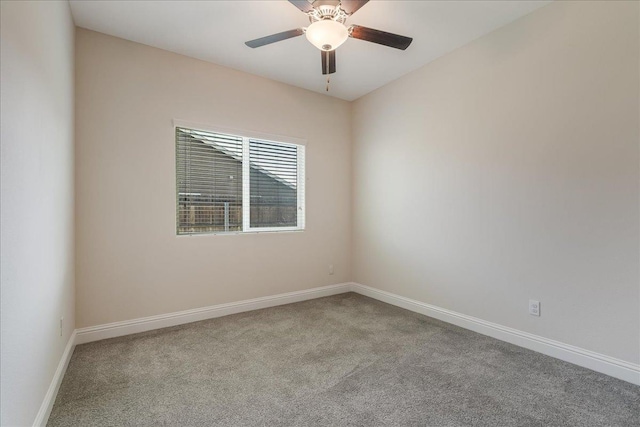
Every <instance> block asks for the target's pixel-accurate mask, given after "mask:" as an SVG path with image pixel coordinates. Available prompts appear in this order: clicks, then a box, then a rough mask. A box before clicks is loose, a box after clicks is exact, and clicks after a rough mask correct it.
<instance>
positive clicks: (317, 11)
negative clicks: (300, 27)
mask: <svg viewBox="0 0 640 427" xmlns="http://www.w3.org/2000/svg"><path fill="white" fill-rule="evenodd" d="M347 17H348V15H347V14H346V13H345V11H344V10H342V8H341V7H340V1H331V0H316V1H315V2H313V10H312V11H311V12H309V21H310V22H311V23H313V22H316V21H322V20H325V19H331V20H333V21H337V22H340V23H341V24H344V22H345V21H346V20H347Z"/></svg>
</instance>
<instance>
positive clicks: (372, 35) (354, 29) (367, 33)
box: [349, 25, 413, 50]
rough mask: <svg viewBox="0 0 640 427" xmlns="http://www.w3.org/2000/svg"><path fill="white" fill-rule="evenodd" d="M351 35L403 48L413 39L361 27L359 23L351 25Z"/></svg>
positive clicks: (355, 37)
mask: <svg viewBox="0 0 640 427" xmlns="http://www.w3.org/2000/svg"><path fill="white" fill-rule="evenodd" d="M349 37H353V38H354V39H360V40H365V41H368V42H371V43H377V44H381V45H384V46H389V47H394V48H396V49H401V50H405V49H406V48H408V47H409V45H410V44H411V42H412V41H413V39H412V38H411V37H405V36H399V35H398V34H392V33H387V32H385V31H380V30H374V29H373V28H367V27H361V26H359V25H352V26H351V28H350V34H349Z"/></svg>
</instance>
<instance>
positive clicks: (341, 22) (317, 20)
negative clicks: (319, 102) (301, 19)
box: [245, 0, 413, 90]
mask: <svg viewBox="0 0 640 427" xmlns="http://www.w3.org/2000/svg"><path fill="white" fill-rule="evenodd" d="M368 1H369V0H342V1H340V0H315V1H311V0H309V1H307V0H289V3H291V4H293V5H294V6H295V7H297V8H298V9H300V10H301V11H302V12H304V13H305V14H306V15H307V16H308V17H309V21H310V22H311V24H310V25H309V26H308V27H306V28H305V27H303V28H296V29H295V30H289V31H284V32H282V33H277V34H272V35H270V36H266V37H261V38H259V39H255V40H251V41H248V42H246V43H245V44H246V45H247V46H249V47H251V48H256V47H260V46H265V45H268V44H271V43H275V42H279V41H282V40H286V39H290V38H293V37H298V36H301V35H303V34H304V35H306V37H307V40H309V41H310V42H311V44H313V45H314V46H315V47H317V48H318V49H320V51H321V53H322V74H327V75H328V74H333V73H335V72H336V48H338V47H339V46H340V45H341V44H342V43H344V42H345V41H346V40H347V39H348V38H349V37H351V38H354V39H360V40H365V41H368V42H372V43H377V44H381V45H384V46H389V47H393V48H396V49H401V50H405V49H406V48H408V47H409V45H410V44H411V42H412V41H413V39H412V38H410V37H405V36H400V35H397V34H392V33H387V32H385V31H380V30H374V29H373V28H367V27H361V26H360V25H350V26H346V25H345V21H346V20H347V19H348V18H349V17H351V15H353V14H354V13H356V12H357V11H358V9H360V8H361V7H362V6H364V5H365V4H367V2H368ZM327 77H328V76H327ZM327 81H328V80H327ZM327 90H329V88H328V86H327Z"/></svg>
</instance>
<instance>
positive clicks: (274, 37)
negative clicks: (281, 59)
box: [244, 28, 304, 48]
mask: <svg viewBox="0 0 640 427" xmlns="http://www.w3.org/2000/svg"><path fill="white" fill-rule="evenodd" d="M303 34H304V30H303V29H302V28H296V29H295V30H289V31H283V32H282V33H277V34H271V35H270V36H266V37H260V38H259V39H255V40H249V41H248V42H245V43H244V44H246V45H247V46H249V47H251V48H256V47H260V46H264V45H267V44H271V43H275V42H279V41H282V40H286V39H290V38H292V37H298V36H301V35H303Z"/></svg>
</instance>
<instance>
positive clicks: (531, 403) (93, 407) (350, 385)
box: [48, 293, 640, 427]
mask: <svg viewBox="0 0 640 427" xmlns="http://www.w3.org/2000/svg"><path fill="white" fill-rule="evenodd" d="M639 420H640V387H638V386H634V385H632V384H629V383H626V382H624V381H619V380H616V379H614V378H611V377H607V376H605V375H601V374H598V373H596V372H593V371H589V370H587V369H582V368H580V367H577V366H574V365H571V364H568V363H564V362H562V361H559V360H556V359H552V358H550V357H547V356H543V355H541V354H538V353H534V352H532V351H529V350H525V349H522V348H519V347H516V346H513V345H510V344H507V343H504V342H501V341H497V340H494V339H492V338H488V337H485V336H483V335H479V334H476V333H474V332H470V331H467V330H464V329H461V328H458V327H455V326H452V325H448V324H446V323H443V322H439V321H437V320H434V319H431V318H428V317H425V316H421V315H418V314H415V313H412V312H409V311H405V310H402V309H399V308H396V307H393V306H390V305H387V304H384V303H381V302H378V301H376V300H372V299H369V298H366V297H363V296H360V295H357V294H353V293H349V294H343V295H337V296H333V297H328V298H322V299H317V300H312V301H306V302H301V303H297V304H291V305H286V306H280V307H274V308H269V309H265V310H259V311H254V312H250V313H243V314H237V315H233V316H227V317H223V318H218V319H212V320H206V321H203V322H198V323H191V324H188V325H183V326H178V327H173V328H167V329H163V330H158V331H152V332H146V333H142V334H137V335H130V336H127V337H122V338H114V339H110V340H104V341H99V342H95V343H90V344H84V345H80V346H78V347H76V349H75V352H74V353H73V357H72V358H71V362H70V364H69V368H68V370H67V374H66V375H65V377H64V380H63V382H62V386H61V388H60V392H59V393H58V397H57V399H56V402H55V405H54V408H53V411H52V413H51V417H50V419H49V424H48V425H49V426H52V427H54V426H214V425H215V426H274V425H286V426H291V425H296V426H410V425H415V426H418V425H419V426H439V427H440V426H492V427H493V426H512V425H513V426H637V425H639Z"/></svg>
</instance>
